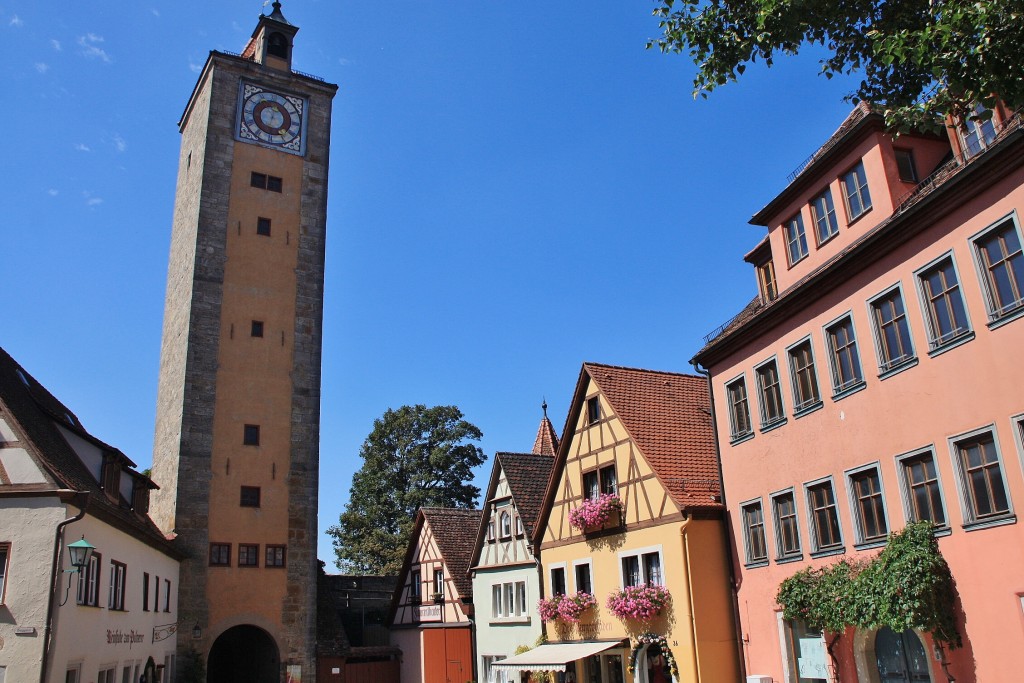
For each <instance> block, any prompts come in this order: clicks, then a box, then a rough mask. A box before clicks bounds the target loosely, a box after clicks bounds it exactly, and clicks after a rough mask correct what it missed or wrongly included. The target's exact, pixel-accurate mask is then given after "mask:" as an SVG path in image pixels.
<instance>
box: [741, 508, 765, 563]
mask: <svg viewBox="0 0 1024 683" xmlns="http://www.w3.org/2000/svg"><path fill="white" fill-rule="evenodd" d="M740 515H741V516H742V517H743V545H744V547H745V548H746V551H747V564H761V563H765V562H767V560H768V547H767V545H766V543H765V537H764V510H763V508H762V507H761V501H760V500H752V501H750V502H747V503H743V504H742V505H740Z"/></svg>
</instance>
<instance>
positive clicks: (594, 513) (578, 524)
mask: <svg viewBox="0 0 1024 683" xmlns="http://www.w3.org/2000/svg"><path fill="white" fill-rule="evenodd" d="M616 512H617V513H619V514H620V515H621V514H622V499H621V498H619V497H618V496H617V495H615V494H614V493H602V494H601V495H599V496H598V497H597V498H594V499H590V500H584V501H583V502H582V503H580V505H579V507H575V508H573V509H572V510H570V511H569V524H571V525H572V526H574V527H575V528H577V529H579V530H580V531H586V530H587V529H593V528H595V527H599V526H604V524H605V523H606V522H607V521H608V520H609V519H611V516H612V514H613V513H616Z"/></svg>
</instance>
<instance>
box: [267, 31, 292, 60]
mask: <svg viewBox="0 0 1024 683" xmlns="http://www.w3.org/2000/svg"><path fill="white" fill-rule="evenodd" d="M267 54H268V55H272V56H274V57H280V58H281V59H288V39H287V38H285V36H284V34H283V33H271V34H270V35H269V36H268V37H267Z"/></svg>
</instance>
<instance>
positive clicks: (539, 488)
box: [488, 417, 555, 539]
mask: <svg viewBox="0 0 1024 683" xmlns="http://www.w3.org/2000/svg"><path fill="white" fill-rule="evenodd" d="M544 419H545V420H547V417H545V418H544ZM548 424H551V423H550V422H548ZM494 457H495V460H496V461H497V462H496V466H499V465H500V466H501V469H502V471H503V472H505V479H506V480H507V481H508V487H509V489H510V490H511V491H512V500H513V501H515V504H516V510H518V511H519V518H520V519H522V520H523V528H524V529H525V530H526V535H527V538H531V539H532V538H533V532H534V529H535V528H536V525H537V515H538V514H539V513H540V508H541V505H542V504H543V503H544V491H545V489H547V485H548V478H549V477H550V476H551V468H552V467H553V466H554V464H555V457H554V454H551V455H534V454H532V453H498V454H496V455H495V456H494ZM490 493H491V492H488V495H490Z"/></svg>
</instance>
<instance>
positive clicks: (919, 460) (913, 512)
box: [896, 448, 946, 527]
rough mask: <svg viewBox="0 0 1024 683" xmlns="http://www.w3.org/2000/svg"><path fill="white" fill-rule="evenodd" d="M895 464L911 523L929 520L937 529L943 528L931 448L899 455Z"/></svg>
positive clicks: (944, 512)
mask: <svg viewBox="0 0 1024 683" xmlns="http://www.w3.org/2000/svg"><path fill="white" fill-rule="evenodd" d="M896 463H897V464H896V467H897V469H898V470H899V473H900V484H901V486H902V488H903V497H904V502H905V506H906V509H907V519H908V520H910V521H913V522H919V521H922V520H928V521H931V522H933V523H935V525H936V526H940V527H944V526H946V506H945V503H944V502H943V500H942V485H941V484H940V482H939V472H938V470H937V469H936V467H935V453H934V452H932V449H930V448H927V449H924V450H921V451H915V452H913V453H908V454H906V455H903V456H898V457H897V458H896Z"/></svg>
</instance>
